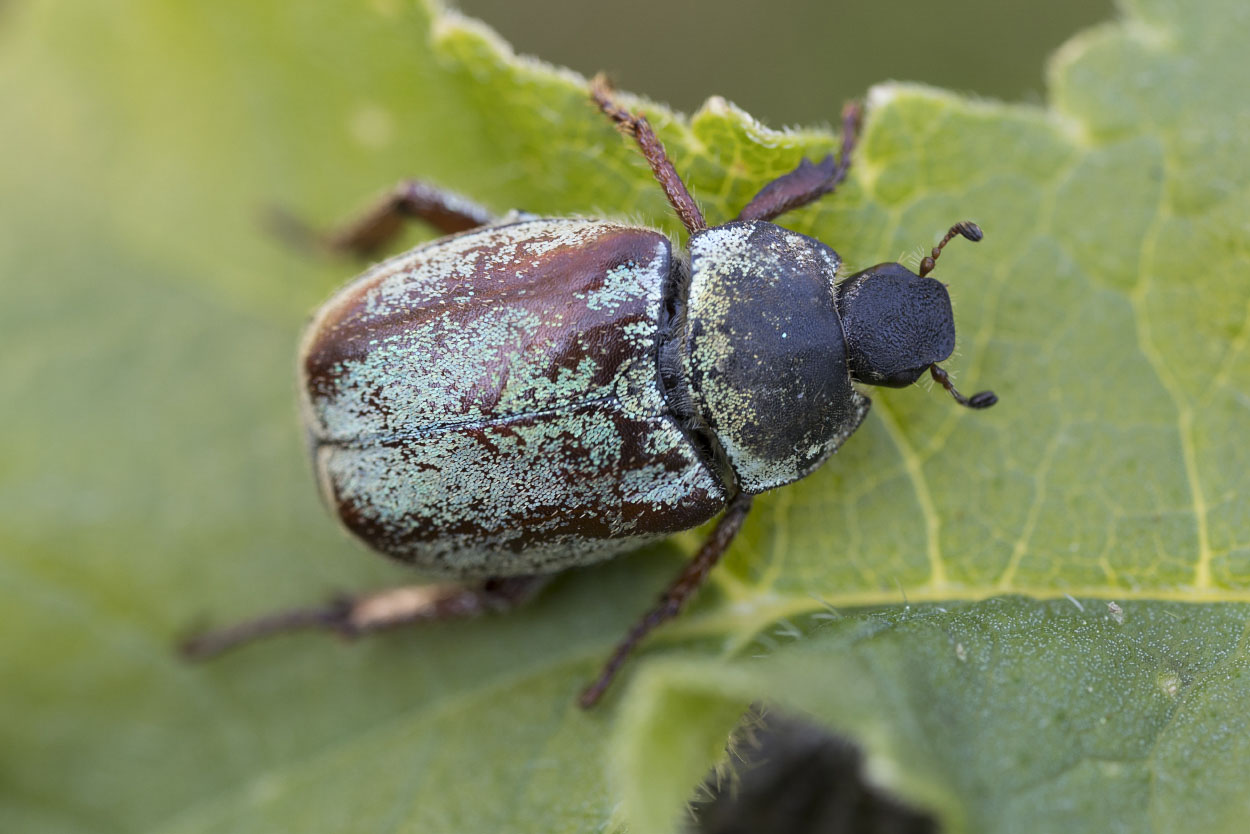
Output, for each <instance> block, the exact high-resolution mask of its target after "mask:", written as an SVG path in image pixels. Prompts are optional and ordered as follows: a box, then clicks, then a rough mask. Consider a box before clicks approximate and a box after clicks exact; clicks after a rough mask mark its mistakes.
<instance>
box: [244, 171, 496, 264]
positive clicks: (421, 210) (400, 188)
mask: <svg viewBox="0 0 1250 834" xmlns="http://www.w3.org/2000/svg"><path fill="white" fill-rule="evenodd" d="M409 219H411V220H421V221H423V222H425V223H427V224H429V225H430V226H432V227H433V228H434V229H435V231H438V232H440V233H442V234H444V235H449V234H454V233H456V232H466V231H468V230H469V229H476V228H478V227H479V226H488V225H490V224H491V223H494V222H495V221H496V219H497V218H496V217H495V215H493V214H491V212H489V211H488V210H486V209H485V208H483V207H482V206H479V205H478V204H477V203H474V202H473V201H472V200H469V199H468V198H466V197H461V196H460V195H459V194H456V193H455V192H453V191H447V190H446V189H443V188H438V187H437V186H433V185H430V184H429V183H427V182H422V181H421V180H404V181H402V182H400V183H399V184H398V185H396V186H395V187H394V188H392V189H391V190H390V191H388V192H387V193H386V194H384V195H382V196H381V197H380V198H378V199H377V200H375V201H374V203H373V205H372V206H370V207H369V208H368V209H366V210H365V211H364V213H362V214H361V215H360V216H359V217H357V218H356V219H355V220H353V221H351V222H350V223H348V224H347V225H345V226H343V227H342V228H340V229H337V230H335V231H332V232H329V233H328V234H322V233H320V232H318V231H317V230H316V229H313V228H310V227H309V226H308V224H306V223H305V222H304V221H303V220H301V219H299V218H298V217H294V216H292V215H290V214H288V213H287V212H285V211H283V210H280V209H279V210H275V211H272V212H270V216H269V225H270V227H271V228H272V230H273V232H274V233H275V234H277V235H278V236H279V237H281V238H284V239H285V240H286V241H287V242H289V243H290V244H292V245H293V246H297V247H299V248H301V249H329V250H331V251H333V252H346V253H348V254H352V255H359V256H362V257H366V256H369V255H372V254H374V253H375V252H377V251H378V250H380V249H381V248H382V247H384V246H386V245H387V244H388V243H390V242H391V241H392V240H394V239H395V237H396V236H397V235H398V234H399V233H400V232H401V231H403V228H404V222H405V221H406V220H409Z"/></svg>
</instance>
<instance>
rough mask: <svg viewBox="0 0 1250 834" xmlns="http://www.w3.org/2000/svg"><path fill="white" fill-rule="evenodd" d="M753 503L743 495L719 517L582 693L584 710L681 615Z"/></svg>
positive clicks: (735, 533)
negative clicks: (643, 645) (659, 629)
mask: <svg viewBox="0 0 1250 834" xmlns="http://www.w3.org/2000/svg"><path fill="white" fill-rule="evenodd" d="M752 499H753V496H751V495H748V494H747V493H745V492H743V493H739V494H738V496H737V497H736V498H734V499H733V500H732V501H731V502H730V503H729V508H728V509H727V510H725V514H724V515H722V516H721V517H720V521H718V522H716V528H715V529H714V530H713V531H712V534H711V535H710V536H708V537H707V540H706V541H704V542H703V546H702V547H700V548H699V552H698V553H696V554H695V556H694V558H693V559H691V560H690V562H689V563H688V564H687V565H686V567H685V569H684V570H683V571H682V572H681V574H680V575H679V576H678V577H677V579H676V580H674V582H673V584H671V585H669V586H668V589H667V590H665V592H664V595H663V596H661V597H660V602H659V604H657V605H656V606H655V607H654V608H652V609H651V610H650V611H648V612H647V613H646V614H644V615H643V617H642V619H641V620H639V621H638V622H637V623H636V624H635V625H634V627H633V628H631V629H630V630H629V633H628V634H626V635H625V639H624V640H622V641H621V642H620V643H618V644H617V646H616V649H615V650H614V651H613V652H612V656H611V657H609V658H608V661H607V663H605V664H603V669H602V671H600V672H599V677H598V678H596V679H595V680H594V681H593V682H592V683H591V684H590V685H589V686H587V687H586V688H585V689H583V690H582V694H581V696H580V697H579V698H578V699H577V703H578V704H580V705H581V706H582V708H583V709H588V708H590V707H593V706H594V705H595V704H596V703H598V702H599V699H600V698H602V697H603V693H604V692H606V691H607V688H608V686H609V685H610V684H611V683H612V680H613V678H615V677H616V673H617V672H618V671H620V668H621V665H622V664H624V663H625V660H626V658H628V657H629V655H630V653H631V652H633V650H634V649H635V648H636V647H637V646H638V644H639V643H640V642H641V641H642V639H643V638H644V637H646V636H647V634H648V633H650V632H651V630H652V629H654V628H655V627H656V626H658V625H660V624H661V623H664V622H667V621H668V620H671V619H672V618H673V617H676V616H677V615H678V614H679V613H681V609H682V608H683V607H684V606H685V604H686V602H687V601H688V600H689V599H690V597H691V596H693V595H694V592H695V591H697V590H699V588H700V587H701V586H702V585H703V581H704V580H705V579H707V575H708V572H709V571H711V570H712V568H713V567H714V566H715V565H716V563H717V562H718V561H720V557H721V556H722V555H724V553H725V551H726V550H727V549H728V548H729V544H730V542H732V541H733V540H734V536H736V535H737V534H738V531H739V530H740V529H742V522H743V521H745V520H746V517H747V513H748V512H750V510H751V501H752Z"/></svg>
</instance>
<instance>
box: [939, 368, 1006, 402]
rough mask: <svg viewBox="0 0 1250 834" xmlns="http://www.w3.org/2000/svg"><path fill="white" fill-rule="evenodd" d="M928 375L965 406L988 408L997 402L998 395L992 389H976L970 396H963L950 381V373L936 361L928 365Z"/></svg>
mask: <svg viewBox="0 0 1250 834" xmlns="http://www.w3.org/2000/svg"><path fill="white" fill-rule="evenodd" d="M929 375H930V376H932V377H933V379H934V380H936V381H937V383H938V385H941V386H942V387H943V388H945V389H946V390H947V391H948V392H949V393H950V395H951V396H952V397H954V398H955V402H957V403H959V404H960V405H962V406H964V407H965V408H989V407H990V406H992V405H993V404H994V403H996V402H998V395H997V394H995V393H994V392H993V391H978V392H977V393H975V394H973V395H972V396H971V397H965V396H964V395H963V394H961V393H959V391H958V389H956V388H955V383H953V382H951V378H950V374H948V373H946V371H945V370H944V369H943V368H941V367H940V366H939V365H937V364H936V363H935V364H933V365H930V366H929Z"/></svg>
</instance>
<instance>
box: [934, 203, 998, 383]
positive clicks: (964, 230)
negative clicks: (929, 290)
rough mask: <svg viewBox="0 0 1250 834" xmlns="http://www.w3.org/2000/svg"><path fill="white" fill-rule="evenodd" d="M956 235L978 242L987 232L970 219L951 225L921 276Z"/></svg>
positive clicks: (935, 261) (935, 263)
mask: <svg viewBox="0 0 1250 834" xmlns="http://www.w3.org/2000/svg"><path fill="white" fill-rule="evenodd" d="M956 235H959V236H960V237H966V238H968V240H970V241H972V242H973V243H976V242H977V241H978V240H980V239H981V238H983V237H985V234H984V233H983V232H982V231H981V227H980V226H978V225H977V224H976V223H973V222H972V221H970V220H961V221H959V222H958V223H956V224H955V225H954V226H951V227H950V231H948V232H947V233H946V237H944V238H942V242H941V243H939V244H938V245H937V246H934V247H933V251H931V252H930V253H929V254H928V256H927V257H926V258H925V259H924V260H923V261H921V262H920V273H919V274H920V277H921V278H923V277H925V276H926V275H928V274H929V273H930V272H932V271H933V267H935V266H937V259H938V256H939V255H941V254H942V248H943V247H944V246H946V244H948V243H950V242H951V241H952V240H954V239H955V236H956ZM946 387H947V390H949V391H951V393H954V389H952V388H951V387H950V386H949V385H948V386H946ZM956 399H958V397H956Z"/></svg>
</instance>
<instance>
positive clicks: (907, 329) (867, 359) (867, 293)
mask: <svg viewBox="0 0 1250 834" xmlns="http://www.w3.org/2000/svg"><path fill="white" fill-rule="evenodd" d="M957 236H958V237H963V238H967V239H968V240H971V241H972V242H973V243H975V242H977V241H978V240H980V239H981V236H982V235H981V227H980V226H978V225H977V224H976V223H971V222H969V221H967V220H965V221H963V222H961V223H956V224H955V225H954V226H951V227H950V231H948V232H947V233H946V236H945V237H943V238H942V240H941V241H940V242H939V243H938V245H937V246H934V247H933V249H932V251H930V252H929V254H928V255H927V256H926V257H925V258H924V259H923V260H921V261H920V274H919V275H917V274H915V273H913V272H912V271H911V270H909V269H907V268H906V267H905V266H903V265H902V264H877V265H876V266H874V267H872V268H871V269H865V270H864V271H863V272H859V273H856V274H855V275H852V276H851V277H850V278H848V279H847V280H845V281H843V282H842V283H841V284H839V285H838V291H837V305H838V316H839V317H840V318H841V319H842V331H843V335H845V336H846V355H847V367H848V368H849V370H850V372H851V378H852V379H854V380H855V381H856V382H863V383H867V384H868V385H884V386H886V387H889V388H902V387H903V386H905V385H911V384H912V383H913V382H915V381H916V380H918V379H920V375H921V374H923V373H924V372H925V371H926V370H927V371H928V372H929V373H930V375H932V376H933V379H934V380H936V381H937V383H938V384H939V385H941V386H942V387H943V388H945V389H946V390H947V391H948V392H949V393H950V395H951V396H952V397H954V399H955V402H957V403H959V404H960V405H962V406H966V407H967V408H989V407H990V406H992V405H993V404H994V403H996V402H998V397H996V396H994V392H993V391H980V392H978V393H976V394H973V395H972V396H971V397H965V396H964V395H963V394H961V393H959V391H958V390H956V388H955V386H954V384H953V383H952V382H951V378H950V376H949V375H947V373H946V371H944V370H942V369H941V368H940V367H938V364H937V363H938V362H941V361H942V360H943V359H945V358H946V357H948V356H950V355H951V351H953V350H954V349H955V317H954V316H953V315H951V297H950V296H949V295H947V293H946V285H945V284H943V283H941V282H939V281H935V280H933V279H932V278H927V277H925V276H927V275H928V274H929V273H930V272H932V271H933V268H934V267H935V266H937V259H938V257H939V256H940V255H941V254H942V249H943V247H945V246H946V244H948V243H950V242H951V241H952V240H954V239H955V237H957Z"/></svg>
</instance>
